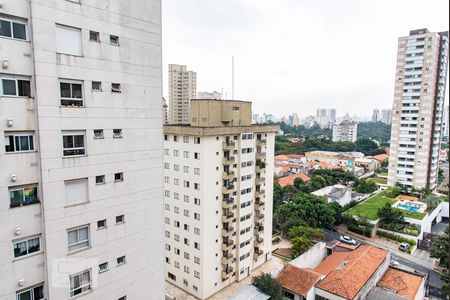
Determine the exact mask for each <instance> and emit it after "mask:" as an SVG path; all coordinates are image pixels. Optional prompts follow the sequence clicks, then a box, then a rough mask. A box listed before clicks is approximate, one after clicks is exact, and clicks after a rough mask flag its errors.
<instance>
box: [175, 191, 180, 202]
mask: <svg viewBox="0 0 450 300" xmlns="http://www.w3.org/2000/svg"><path fill="white" fill-rule="evenodd" d="M173 199H175V200H179V199H180V194H179V193H175V192H174V193H173Z"/></svg>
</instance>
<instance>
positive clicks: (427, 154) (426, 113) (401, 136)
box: [388, 29, 448, 189]
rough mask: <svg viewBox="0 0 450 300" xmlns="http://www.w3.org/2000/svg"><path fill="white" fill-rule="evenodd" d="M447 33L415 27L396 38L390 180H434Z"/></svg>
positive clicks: (417, 183) (425, 183)
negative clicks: (406, 33) (408, 33)
mask: <svg viewBox="0 0 450 300" xmlns="http://www.w3.org/2000/svg"><path fill="white" fill-rule="evenodd" d="M447 65H448V32H441V33H437V32H429V31H428V30H427V29H419V30H413V31H411V32H410V35H409V36H405V37H400V38H399V40H398V52H397V70H396V78H395V92H394V105H393V116H392V130H391V147H390V156H389V175H388V184H389V185H394V184H396V183H400V184H403V185H408V186H413V187H415V188H419V189H420V188H425V187H428V188H430V189H434V188H435V187H436V185H437V178H438V167H439V166H438V164H439V150H440V143H441V133H442V123H443V110H444V98H445V89H446V86H445V85H446V77H447Z"/></svg>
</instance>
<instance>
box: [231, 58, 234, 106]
mask: <svg viewBox="0 0 450 300" xmlns="http://www.w3.org/2000/svg"><path fill="white" fill-rule="evenodd" d="M231 100H234V55H233V56H231Z"/></svg>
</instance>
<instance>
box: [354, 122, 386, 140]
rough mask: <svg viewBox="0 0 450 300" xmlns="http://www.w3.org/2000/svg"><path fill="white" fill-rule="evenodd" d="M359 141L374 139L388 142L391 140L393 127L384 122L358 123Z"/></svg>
mask: <svg viewBox="0 0 450 300" xmlns="http://www.w3.org/2000/svg"><path fill="white" fill-rule="evenodd" d="M357 136H358V139H362V138H364V139H368V138H371V139H374V140H377V141H380V142H387V141H389V140H390V139H391V125H389V124H384V123H382V122H360V123H358V134H357Z"/></svg>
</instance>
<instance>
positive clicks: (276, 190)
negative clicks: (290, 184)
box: [273, 181, 283, 210]
mask: <svg viewBox="0 0 450 300" xmlns="http://www.w3.org/2000/svg"><path fill="white" fill-rule="evenodd" d="M282 203H283V188H282V187H281V186H280V184H279V183H278V182H276V181H274V183H273V209H274V210H275V209H276V208H277V207H278V206H280V205H281V204H282Z"/></svg>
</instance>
